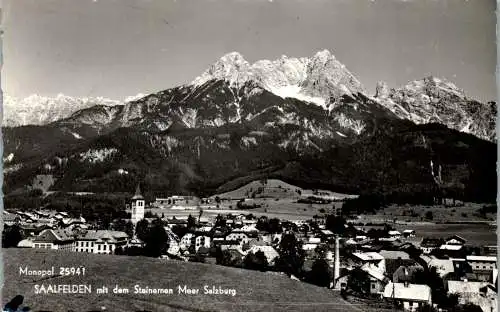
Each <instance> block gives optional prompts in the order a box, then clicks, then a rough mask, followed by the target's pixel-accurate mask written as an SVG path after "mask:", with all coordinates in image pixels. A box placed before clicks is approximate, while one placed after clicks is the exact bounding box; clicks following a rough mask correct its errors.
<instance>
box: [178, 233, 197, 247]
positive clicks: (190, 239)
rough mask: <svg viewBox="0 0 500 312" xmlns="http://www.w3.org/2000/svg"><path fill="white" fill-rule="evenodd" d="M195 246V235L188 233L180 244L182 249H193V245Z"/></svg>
mask: <svg viewBox="0 0 500 312" xmlns="http://www.w3.org/2000/svg"><path fill="white" fill-rule="evenodd" d="M194 244H195V235H194V234H193V233H187V234H185V235H184V236H183V237H182V238H181V241H180V242H179V246H180V248H181V249H184V250H185V249H188V248H189V247H191V245H194Z"/></svg>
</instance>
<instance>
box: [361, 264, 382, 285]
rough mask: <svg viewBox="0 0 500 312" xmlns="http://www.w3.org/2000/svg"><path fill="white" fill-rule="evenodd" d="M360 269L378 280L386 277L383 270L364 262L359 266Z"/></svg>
mask: <svg viewBox="0 0 500 312" xmlns="http://www.w3.org/2000/svg"><path fill="white" fill-rule="evenodd" d="M361 270H363V271H365V272H366V273H368V275H370V276H371V277H373V278H375V279H377V280H379V281H385V280H386V279H387V278H386V277H385V275H384V272H382V271H381V270H380V269H377V268H375V267H373V266H371V265H369V264H365V265H363V266H362V267H361Z"/></svg>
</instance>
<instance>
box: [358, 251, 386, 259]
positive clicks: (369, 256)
mask: <svg viewBox="0 0 500 312" xmlns="http://www.w3.org/2000/svg"><path fill="white" fill-rule="evenodd" d="M352 255H353V256H354V257H356V258H359V259H361V260H363V261H380V260H384V257H382V256H381V255H380V254H379V253H376V252H354V253H353V254H352Z"/></svg>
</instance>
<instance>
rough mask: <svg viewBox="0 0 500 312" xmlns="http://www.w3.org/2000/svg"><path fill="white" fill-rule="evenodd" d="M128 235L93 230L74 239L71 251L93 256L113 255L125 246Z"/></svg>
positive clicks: (119, 232) (118, 232)
mask: <svg viewBox="0 0 500 312" xmlns="http://www.w3.org/2000/svg"><path fill="white" fill-rule="evenodd" d="M127 240H128V235H127V233H125V232H121V231H109V230H93V231H88V232H86V233H85V234H84V235H81V236H79V237H77V238H76V241H75V245H74V247H73V251H76V252H87V253H94V254H114V253H115V250H116V248H118V247H122V246H125V245H126V244H127Z"/></svg>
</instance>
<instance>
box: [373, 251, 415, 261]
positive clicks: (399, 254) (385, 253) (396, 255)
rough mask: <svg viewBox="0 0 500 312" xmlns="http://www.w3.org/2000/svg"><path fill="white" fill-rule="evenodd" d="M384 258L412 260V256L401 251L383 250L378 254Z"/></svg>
mask: <svg viewBox="0 0 500 312" xmlns="http://www.w3.org/2000/svg"><path fill="white" fill-rule="evenodd" d="M378 253H379V254H380V255H381V256H382V257H384V258H385V259H386V260H387V259H399V258H401V259H410V255H409V254H408V253H406V252H404V251H399V250H381V251H379V252H378Z"/></svg>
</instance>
